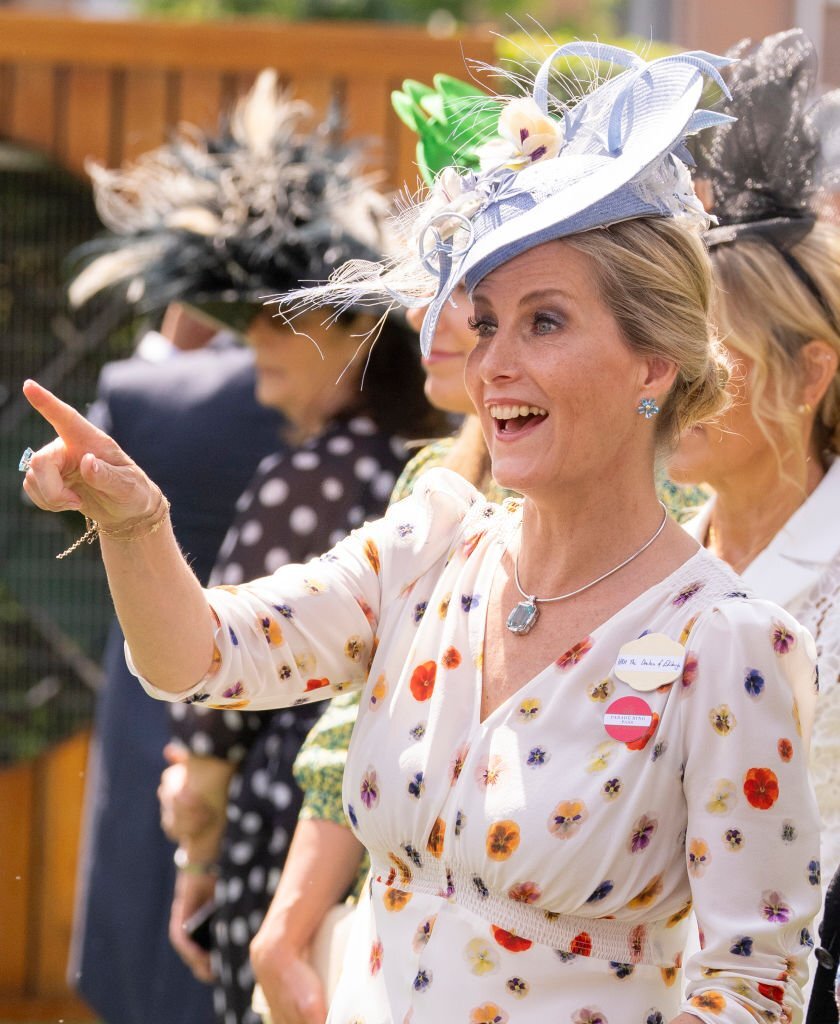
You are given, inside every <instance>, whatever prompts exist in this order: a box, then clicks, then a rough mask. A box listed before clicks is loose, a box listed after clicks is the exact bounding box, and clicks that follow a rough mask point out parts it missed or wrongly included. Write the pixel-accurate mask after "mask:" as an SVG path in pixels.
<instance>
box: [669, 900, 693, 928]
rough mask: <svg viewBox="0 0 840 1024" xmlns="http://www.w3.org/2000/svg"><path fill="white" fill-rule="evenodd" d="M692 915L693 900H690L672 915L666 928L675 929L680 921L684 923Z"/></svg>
mask: <svg viewBox="0 0 840 1024" xmlns="http://www.w3.org/2000/svg"><path fill="white" fill-rule="evenodd" d="M690 913H691V900H688V902H687V903H684V904H683V905H682V906H681V907H680V909H679V910H677V911H675V912H674V913H673V914H671V916H670V917H669V918H667V919H666V921H665V927H666V928H673V927H675V926H676V925H678V924H679V923H680V921H684V920H685V919H686V918H687V917H688V915H689V914H690Z"/></svg>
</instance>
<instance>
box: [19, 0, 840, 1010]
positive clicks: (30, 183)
mask: <svg viewBox="0 0 840 1024" xmlns="http://www.w3.org/2000/svg"><path fill="white" fill-rule="evenodd" d="M795 25H798V26H801V27H803V28H804V29H805V30H806V31H807V32H808V34H809V35H810V36H811V38H812V39H813V40H814V42H815V44H816V46H817V50H818V52H819V53H820V54H821V73H822V78H823V82H824V84H825V85H826V86H829V85H832V86H837V85H840V0H738V2H736V3H733V2H732V0H448V3H447V6H446V7H445V8H444V7H442V6H439V3H438V0H29V2H24V0H16V2H9V0H0V1022H2V1024H5V1022H6V1021H11V1020H20V1021H47V1020H51V1021H56V1020H63V1021H66V1022H69V1021H70V1020H83V1019H90V1016H89V1014H86V1011H85V1008H84V1007H83V1006H81V1004H79V1003H78V1002H77V1001H76V1000H75V999H74V998H73V997H72V996H71V994H70V991H69V989H68V988H67V985H66V980H65V971H66V955H67V946H68V941H69V935H70V927H71V920H72V908H73V896H74V879H75V870H76V858H77V842H78V835H79V823H80V820H81V814H82V793H83V785H84V765H85V755H86V749H87V740H88V729H89V724H90V719H91V711H92V706H93V700H94V696H95V693H96V690H97V687H98V686H99V685H100V669H99V660H100V656H101V652H102V645H103V641H104V633H105V627H106V623H107V621H108V617H109V610H110V609H109V602H108V599H107V596H106V593H105V588H104V581H103V578H102V573H101V569H100V564H99V558H98V552H97V551H96V550H95V549H90V548H85V549H83V550H82V551H80V552H78V553H77V554H76V555H75V556H74V557H73V558H72V559H69V560H67V561H64V562H61V563H57V562H56V561H55V558H54V556H55V553H56V552H58V551H61V550H62V549H63V548H65V547H66V546H67V544H68V543H69V542H70V540H71V539H72V538H73V537H75V536H77V535H78V533H80V532H81V530H80V523H79V522H78V521H77V520H78V517H72V516H71V517H68V520H67V521H66V522H64V523H62V522H61V520H60V519H58V518H57V517H53V516H44V515H41V514H38V513H37V512H35V511H34V510H33V509H32V508H30V507H29V506H28V505H27V504H26V503H25V502H24V500H23V499H22V497H21V491H20V476H19V474H18V472H17V463H18V459H19V457H20V453H21V451H22V450H23V448H24V447H26V445H31V446H32V447H33V448H37V447H38V446H39V445H40V444H41V443H43V442H44V441H45V439H46V433H45V430H44V428H43V427H42V426H41V425H40V424H39V423H38V422H37V421H36V419H35V417H34V416H32V415H31V414H30V413H29V411H28V407H27V406H26V404H25V403H24V402H23V401H22V399H21V398H20V397H19V395H20V384H21V382H22V381H23V380H24V379H25V378H26V377H27V376H34V377H37V378H38V379H39V380H40V381H41V382H42V383H44V384H46V385H48V386H50V387H53V388H55V389H57V390H58V391H59V392H60V393H61V394H62V396H63V397H65V398H66V399H67V400H68V401H70V402H72V403H73V404H74V405H76V406H78V407H80V408H84V407H85V406H86V405H87V404H88V403H89V402H90V401H91V400H92V398H93V395H94V389H95V384H96V379H97V376H98V373H99V369H100V367H101V366H102V364H103V363H104V362H106V361H107V360H109V359H113V358H118V357H120V356H124V355H127V354H128V353H129V352H130V350H131V343H132V339H133V337H134V335H135V333H136V328H137V327H139V326H140V325H135V328H134V329H130V330H123V331H121V332H117V333H115V332H114V331H113V329H112V326H113V325H111V324H109V323H108V321H107V316H106V315H105V314H104V313H103V314H101V315H97V312H96V310H94V311H93V312H92V313H90V314H89V315H88V317H87V319H86V320H85V321H80V320H79V318H78V317H74V316H72V315H71V314H70V313H69V311H68V309H67V307H66V303H65V299H64V291H63V288H64V281H65V279H66V276H67V254H68V253H69V252H70V250H72V249H73V247H74V246H76V245H78V244H79V243H80V242H83V241H85V240H87V239H89V238H91V237H92V236H93V235H95V233H96V232H97V230H98V228H99V223H98V220H97V217H96V213H95V210H94V208H93V203H92V200H91V195H90V189H89V186H88V184H87V181H86V176H85V172H84V165H85V160H86V159H88V158H91V157H93V158H96V159H98V160H100V161H102V162H104V163H105V164H107V165H109V166H114V165H117V164H119V163H121V162H123V161H124V160H126V159H129V158H131V157H133V156H136V155H138V154H140V153H142V152H144V151H145V150H148V149H150V148H152V147H154V146H156V145H157V144H159V143H160V142H161V141H163V140H164V139H165V138H166V136H167V133H168V131H169V130H170V128H171V127H172V126H173V125H175V124H177V123H178V122H180V121H184V120H185V121H189V122H191V123H194V124H197V125H199V126H202V127H208V128H209V127H212V126H213V125H214V124H215V122H216V119H217V115H218V113H219V111H220V110H222V109H225V108H226V107H228V106H229V105H230V103H231V101H232V100H233V99H234V98H235V97H236V96H238V95H240V94H241V93H243V92H244V91H245V90H246V89H247V88H248V87H249V86H250V84H251V83H252V81H253V79H254V76H255V74H256V72H257V71H259V70H260V69H261V68H263V67H268V66H272V67H276V68H277V69H278V71H279V73H280V75H281V77H282V79H283V80H284V81H285V82H287V83H288V84H289V85H290V86H292V87H293V88H294V89H295V92H296V94H297V95H298V96H300V97H301V98H303V99H305V100H308V101H309V102H310V103H311V105H312V106H313V107H314V108H315V110H316V111H320V112H323V111H325V110H326V108H327V106H328V105H329V104H337V105H339V106H340V108H341V110H342V111H343V114H344V122H345V124H346V126H347V131H348V133H349V134H350V135H353V136H366V137H371V138H374V139H376V140H379V141H378V149H375V150H374V152H373V155H372V161H373V162H374V163H375V164H376V165H377V166H379V167H381V168H383V169H384V179H385V180H384V185H385V186H386V187H390V188H397V187H399V186H400V185H401V184H402V183H403V182H408V183H409V184H410V186H411V187H412V188H413V187H414V186H415V184H416V181H417V174H416V171H415V169H414V166H413V154H414V139H413V137H411V135H410V133H409V132H408V130H407V129H405V128H404V127H403V126H402V125H401V124H400V123H399V122H398V120H397V118H396V117H395V116H394V115H393V113H392V111H391V106H390V93H391V90H392V89H394V88H397V87H398V86H399V85H400V83H401V82H402V80H403V79H404V78H416V79H420V80H421V81H427V82H428V81H430V80H431V77H432V75H433V74H434V73H436V72H448V73H450V74H453V75H456V76H459V77H467V75H468V71H467V68H466V67H465V61H480V62H486V63H488V64H492V63H494V62H497V61H499V60H512V61H528V60H538V59H540V58H541V57H542V56H544V54H545V52H546V50H547V49H548V47H549V45H550V40H555V41H557V42H563V41H566V40H567V39H569V38H574V37H582V38H591V37H592V36H593V35H597V36H598V37H599V38H600V39H601V40H603V41H607V42H610V41H616V40H621V41H622V42H625V43H626V42H628V41H630V42H631V45H635V46H640V47H642V48H645V49H647V50H648V51H650V50H653V51H657V50H661V51H662V52H667V50H668V49H670V48H674V49H676V48H692V49H705V50H710V51H712V52H717V53H722V52H724V51H725V50H726V49H727V48H728V47H729V46H730V45H731V44H732V43H734V42H736V41H737V40H739V39H741V38H742V37H744V36H752V37H754V38H759V37H761V36H764V35H766V34H768V33H771V32H776V31H779V30H781V29H784V28H789V27H792V26H795ZM150 1024H153V1022H150Z"/></svg>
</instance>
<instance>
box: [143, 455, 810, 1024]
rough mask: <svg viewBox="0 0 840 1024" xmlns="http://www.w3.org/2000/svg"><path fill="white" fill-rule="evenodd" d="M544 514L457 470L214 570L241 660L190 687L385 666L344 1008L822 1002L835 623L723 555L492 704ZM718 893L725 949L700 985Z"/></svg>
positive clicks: (374, 1019) (596, 1021)
mask: <svg viewBox="0 0 840 1024" xmlns="http://www.w3.org/2000/svg"><path fill="white" fill-rule="evenodd" d="M518 515H519V512H518V510H517V509H516V508H515V507H507V508H505V509H502V508H500V507H499V506H496V505H488V504H487V503H486V502H485V501H484V499H483V498H482V497H481V495H480V494H479V493H478V492H477V491H475V490H474V489H473V488H472V487H471V486H470V485H469V484H467V483H465V482H464V481H463V480H462V479H461V478H460V477H457V476H455V475H454V474H452V473H449V472H448V471H446V470H433V471H431V472H430V473H428V474H426V475H425V476H424V477H423V478H422V479H421V480H420V481H419V483H418V485H417V487H416V488H415V491H414V494H413V496H412V497H411V498H408V499H406V501H404V502H401V503H399V504H397V505H395V506H394V507H393V508H392V509H391V510H390V511H389V513H388V515H387V516H386V518H385V519H383V520H380V521H378V522H375V523H373V524H369V525H367V526H365V527H363V528H362V529H361V530H359V531H357V532H356V533H355V534H353V535H352V536H351V537H350V538H348V539H347V540H346V541H344V542H342V543H341V544H340V545H338V546H337V547H336V548H335V549H333V551H332V552H331V553H330V554H328V555H326V556H324V557H323V558H322V559H320V560H317V561H314V562H311V563H309V564H308V565H306V566H287V567H284V568H282V569H280V570H278V572H277V573H275V574H274V575H273V576H270V577H266V578H265V579H262V580H258V581H256V582H254V583H252V584H249V585H245V586H241V587H238V588H231V589H224V588H222V589H216V590H212V591H208V599H209V601H210V603H211V605H212V608H213V611H214V614H215V616H216V617H217V619H218V623H219V628H218V631H217V645H218V650H217V653H216V657H215V659H214V665H213V669H212V671H211V673H210V674H209V675H208V676H207V678H205V679H204V680H202V682H200V683H199V684H197V685H196V686H195V687H194V688H193V689H192V690H191V691H190V692H189V693H188V694H181V695H178V697H177V698H174V699H187V700H201V701H203V702H204V703H205V704H207V705H210V706H218V707H221V708H224V707H226V706H228V705H230V704H235V705H236V706H237V707H241V706H243V701H247V702H249V704H248V706H250V707H251V708H254V709H260V708H272V707H278V706H281V705H287V704H294V703H297V702H300V701H306V700H313V699H319V698H321V697H328V696H330V695H331V694H333V693H336V692H339V691H343V690H347V689H348V688H359V687H363V688H364V689H363V694H362V702H361V711H360V714H359V719H358V723H357V725H356V729H355V733H354V736H353V740H352V744H351V749H350V754H349V759H348V765H347V770H346V773H345V780H344V801H345V806H346V810H347V815H348V817H349V819H350V821H351V822H352V824H353V828H354V829H355V831H356V834H357V835H358V836H359V838H360V839H361V840H362V842H363V843H364V844H365V845H366V846H367V847H368V849H369V850H370V854H371V861H372V881H371V884H370V887H369V892H368V894H367V896H366V898H365V899H364V900H363V901H362V903H361V904H360V909H359V911H358V913H357V915H356V920H355V923H354V932H353V935H352V936H351V940H350V943H349V953H348V957H347V961H346V963H345V969H344V973H343V977H342V981H341V983H340V985H339V989H338V992H337V994H336V997H335V1000H334V1002H333V1005H332V1008H331V1012H330V1017H329V1020H330V1022H331V1024H351V1022H352V1024H408V1022H411V1024H506V1022H510V1024H546V1022H558V1024H559V1022H563V1024H566V1022H570V1024H667V1022H668V1021H669V1020H670V1019H671V1018H672V1017H673V1016H675V1015H676V1014H677V1013H678V1012H679V1011H680V1009H681V1008H682V1009H684V1010H686V1011H688V1012H690V1013H693V1014H694V1015H695V1016H696V1017H697V1018H698V1019H700V1020H702V1021H705V1022H709V1024H711V1022H725V1024H736V1022H737V1024H741V1022H745V1024H746V1022H750V1024H754V1022H755V1021H756V1020H760V1021H768V1022H770V1021H799V1020H801V996H800V992H799V984H800V982H801V980H802V979H801V970H802V965H803V964H804V961H805V955H806V953H807V949H808V946H809V944H810V942H811V938H810V934H809V931H808V928H809V924H810V919H811V917H812V915H813V914H814V912H815V911H816V909H817V906H818V904H819V893H820V890H819V864H818V848H819V839H818V835H817V812H816V807H815V803H814V799H813V795H812V792H811V789H810V786H809V783H808V780H807V772H806V761H807V757H806V752H805V749H804V743H803V740H802V738H801V727H800V716H801V719H802V724H803V725H804V726H805V728H806V729H807V728H808V726H809V724H810V719H811V716H812V713H813V683H814V670H813V657H812V654H813V642H812V641H811V639H810V636H809V635H808V634H807V633H806V632H805V631H804V630H802V629H801V627H799V626H798V624H797V623H796V622H795V621H794V620H793V619H792V618H790V617H789V616H788V615H787V614H786V613H785V612H783V611H782V610H781V609H780V608H778V607H777V606H775V605H773V604H770V603H769V602H765V601H759V600H753V599H750V598H748V597H747V596H746V595H745V594H743V593H741V592H740V590H741V588H742V584H741V583H740V581H739V580H738V578H737V577H736V576H735V575H734V574H732V573H731V572H730V570H728V569H727V568H726V567H725V566H723V564H722V563H720V562H718V561H717V560H715V559H714V558H712V557H710V556H709V555H707V554H706V553H705V552H703V551H700V552H698V553H697V554H696V555H694V556H693V557H692V558H690V559H689V560H688V561H687V562H686V563H685V564H684V565H683V566H682V567H680V568H679V569H678V570H677V571H676V572H674V573H672V574H671V575H670V576H668V577H667V578H666V579H664V580H662V581H661V582H660V583H659V584H657V585H656V586H654V587H652V588H650V589H649V590H647V591H645V592H644V593H643V594H641V595H640V596H639V597H638V598H636V599H635V600H634V601H632V602H630V604H629V605H628V606H627V607H626V608H625V609H623V610H622V611H621V612H620V613H618V614H617V615H614V616H613V617H612V618H610V619H609V620H608V621H607V622H605V623H604V624H603V625H601V626H600V627H598V629H596V630H595V631H594V632H593V633H592V635H591V636H588V637H585V638H581V641H580V642H579V643H578V644H576V645H575V647H573V648H572V649H571V650H569V651H566V652H563V651H558V652H557V655H558V656H557V659H556V660H555V661H553V662H552V663H551V664H549V665H548V666H547V667H546V668H545V669H544V670H543V671H542V672H541V673H539V674H538V675H537V676H535V677H534V678H533V679H532V680H531V681H530V682H529V683H527V684H525V685H524V686H523V687H522V688H521V689H520V690H519V691H518V692H517V693H516V694H515V695H514V696H512V697H511V698H510V699H509V700H507V701H506V702H505V703H503V704H502V705H501V706H500V707H498V708H497V709H496V710H495V711H494V712H493V713H492V714H491V715H490V716H489V717H488V718H487V719H486V720H485V721H484V722H481V721H480V717H479V708H480V698H481V660H482V645H483V636H484V622H485V614H486V599H487V595H488V592H489V590H490V585H491V581H492V578H493V574H494V572H495V569H496V567H497V565H498V563H499V560H500V558H501V556H502V553H503V551H504V547H505V543H506V541H507V538H508V536H509V533H510V529H511V526H512V525H514V526H515V524H516V522H517V519H518ZM646 631H650V632H655V633H664V634H667V635H668V636H669V637H671V638H672V639H674V640H678V641H679V642H680V643H682V644H684V646H685V648H686V660H685V669H684V671H683V673H682V676H681V678H679V679H678V680H677V681H676V682H675V683H673V685H670V686H665V687H661V688H660V689H659V690H655V691H653V692H646V693H641V694H637V693H635V691H634V690H632V689H631V688H630V687H629V686H628V685H627V684H626V683H623V682H621V681H620V680H618V679H617V678H616V676H615V674H614V672H613V666H614V663H615V661H616V656H617V654H618V651H619V649H620V648H621V647H622V645H623V644H625V643H626V642H628V641H630V640H633V639H635V638H636V637H638V636H640V634H642V633H644V632H646ZM523 642H526V641H523ZM371 658H372V664H371V666H370V673H369V674H368V665H369V663H370V662H371ZM144 685H146V686H147V689H149V692H151V693H152V694H153V695H154V696H166V695H165V694H162V693H161V692H160V691H157V690H155V688H154V687H152V686H150V685H149V684H148V683H145V684H144ZM627 696H635V697H637V698H642V699H643V700H644V701H645V702H646V703H647V705H648V717H650V718H651V720H652V725H651V727H650V728H649V729H648V731H647V732H646V733H644V734H642V735H640V736H638V737H637V738H635V739H632V740H628V741H626V742H623V741H621V740H620V739H614V738H611V736H610V735H608V734H607V732H606V731H605V726H604V714H605V711H606V710H607V709H608V708H610V707H612V706H613V705H614V703H615V701H616V700H618V699H619V698H620V697H627ZM169 699H173V698H172V697H171V695H170V696H169ZM692 902H693V904H694V908H695V910H696V913H697V917H698V920H699V922H700V925H701V928H702V930H703V932H704V936H705V949H704V951H703V952H701V953H700V954H698V956H697V957H696V958H694V959H693V960H692V961H690V962H689V964H688V965H687V975H688V978H689V980H688V984H687V994H686V997H685V1001H684V1002H683V1001H681V1000H682V996H681V993H682V985H681V984H680V971H679V964H680V961H681V951H682V948H683V943H684V938H685V921H686V917H687V914H688V911H689V908H690V906H691V904H692Z"/></svg>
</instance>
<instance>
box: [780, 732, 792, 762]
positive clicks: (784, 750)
mask: <svg viewBox="0 0 840 1024" xmlns="http://www.w3.org/2000/svg"><path fill="white" fill-rule="evenodd" d="M778 749H779V757H780V758H781V759H782V760H783V761H784V762H785V764H787V762H788V761H790V760H791V758H792V757H793V744H792V743H791V741H790V740H789V739H785V738H784V737H782V739H780V740H779V743H778Z"/></svg>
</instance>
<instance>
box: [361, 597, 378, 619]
mask: <svg viewBox="0 0 840 1024" xmlns="http://www.w3.org/2000/svg"><path fill="white" fill-rule="evenodd" d="M356 604H357V605H358V606H359V607H360V608H361V609H362V614H363V615H364V617H365V618H366V619H367V620H368V622H369V623H370V625H371V626H376V616H375V615H374V614H373V609H372V608H371V606H370V605H369V604H368V603H367V601H366V600H365V599H364V598H363V597H357V598H356Z"/></svg>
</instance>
